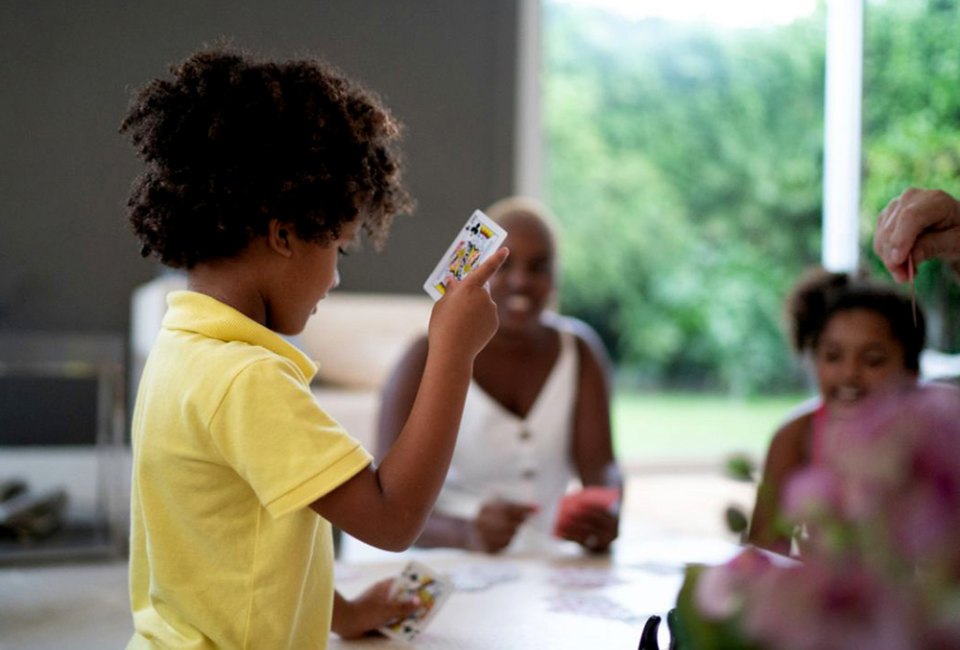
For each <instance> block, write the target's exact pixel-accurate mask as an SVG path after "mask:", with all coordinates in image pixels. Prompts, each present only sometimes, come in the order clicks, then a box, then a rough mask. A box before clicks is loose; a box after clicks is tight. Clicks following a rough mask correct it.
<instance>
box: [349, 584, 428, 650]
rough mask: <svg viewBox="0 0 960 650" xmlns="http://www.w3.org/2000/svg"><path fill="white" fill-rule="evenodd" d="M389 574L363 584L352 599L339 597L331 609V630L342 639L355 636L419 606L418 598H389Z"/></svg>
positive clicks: (354, 637)
mask: <svg viewBox="0 0 960 650" xmlns="http://www.w3.org/2000/svg"><path fill="white" fill-rule="evenodd" d="M392 585H393V578H386V579H384V580H381V581H380V582H376V583H374V584H373V585H371V586H370V587H368V588H367V590H366V591H364V592H363V593H362V594H360V595H359V596H357V597H356V598H354V599H353V600H346V599H342V600H339V601H338V602H337V603H336V606H335V607H334V609H333V626H332V627H333V631H334V632H336V633H337V634H338V635H339V636H340V637H342V638H344V639H356V638H359V637H362V636H365V635H368V634H371V633H373V632H376V631H377V630H378V629H379V628H381V627H384V626H385V625H387V624H389V623H392V622H393V621H396V620H398V619H401V618H406V617H407V616H409V615H411V614H413V613H414V612H416V611H417V609H419V608H420V601H419V599H414V600H411V601H407V602H401V601H399V600H394V599H391V598H390V587H391V586H392Z"/></svg>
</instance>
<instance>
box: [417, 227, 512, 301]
mask: <svg viewBox="0 0 960 650" xmlns="http://www.w3.org/2000/svg"><path fill="white" fill-rule="evenodd" d="M506 238H507V231H506V230H504V229H503V228H501V227H500V226H499V225H498V224H496V223H495V222H494V221H493V219H491V218H490V217H488V216H487V215H485V214H484V213H483V212H481V211H480V210H475V211H474V213H473V214H472V215H470V218H469V219H467V223H466V224H465V225H464V226H463V228H461V229H460V232H459V233H458V234H457V236H456V237H455V238H454V240H453V243H451V244H450V247H449V248H447V252H446V253H444V255H443V257H442V258H440V261H439V262H438V263H437V266H436V267H435V268H434V269H433V273H431V274H430V276H429V277H428V278H427V281H426V282H424V283H423V288H424V290H425V291H426V292H427V293H428V294H430V297H431V298H433V299H434V300H440V298H442V297H443V294H444V293H446V291H447V285H448V284H449V282H450V279H451V278H456V279H457V280H462V279H463V278H465V277H466V276H467V275H468V274H469V273H470V271H472V270H473V269H475V268H477V267H478V266H480V265H481V264H482V263H483V261H484V260H486V259H487V258H488V257H490V256H491V255H493V253H494V252H496V250H497V249H498V248H500V244H502V243H503V240H504V239H506Z"/></svg>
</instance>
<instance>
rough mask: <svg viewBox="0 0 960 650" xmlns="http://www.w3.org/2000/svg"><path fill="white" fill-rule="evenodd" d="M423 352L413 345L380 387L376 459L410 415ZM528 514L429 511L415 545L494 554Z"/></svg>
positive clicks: (497, 509)
mask: <svg viewBox="0 0 960 650" xmlns="http://www.w3.org/2000/svg"><path fill="white" fill-rule="evenodd" d="M427 349H428V344H427V340H426V339H420V340H418V341H416V342H414V343H413V345H412V346H410V348H409V349H408V350H407V352H406V353H405V354H404V355H403V357H402V358H401V360H400V362H399V363H398V364H397V367H396V369H395V370H394V371H393V373H392V374H391V376H390V378H389V379H388V380H387V383H386V384H385V385H384V389H383V393H382V395H381V405H380V417H379V427H378V432H377V452H376V457H377V458H378V459H379V458H383V457H385V456H386V455H387V453H388V452H389V451H390V448H391V447H392V446H393V444H394V443H395V442H396V440H397V438H398V436H399V435H400V431H401V429H402V428H403V423H404V422H405V421H406V419H407V417H408V416H409V414H410V410H411V408H412V407H413V402H414V398H415V396H416V390H417V386H418V385H419V383H420V379H421V377H422V375H423V370H424V366H425V363H426V358H427ZM531 512H532V510H531V508H530V507H529V506H527V505H524V504H513V503H508V502H494V503H487V504H484V506H483V507H482V508H481V511H480V513H479V515H478V518H477V520H476V521H474V520H471V519H464V518H461V517H455V516H452V515H446V514H443V513H439V512H436V511H433V512H431V513H430V515H429V516H428V518H427V522H426V524H425V525H424V527H423V532H422V533H421V534H420V537H419V538H418V539H417V540H416V541H417V545H418V546H423V547H427V548H433V547H444V548H466V549H471V550H479V551H486V552H488V553H496V552H497V551H500V550H502V549H503V548H505V547H506V546H507V545H508V544H509V543H510V540H511V539H512V538H513V535H514V533H515V532H516V529H517V527H519V526H520V524H521V523H523V521H524V520H525V519H526V518H527V517H528V516H529V515H530V514H531ZM481 520H482V521H481Z"/></svg>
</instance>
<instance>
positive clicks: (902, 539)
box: [674, 385, 960, 650]
mask: <svg viewBox="0 0 960 650" xmlns="http://www.w3.org/2000/svg"><path fill="white" fill-rule="evenodd" d="M783 511H784V512H783V514H784V517H785V518H786V520H787V521H788V522H789V523H790V524H792V525H793V527H794V529H795V530H797V529H802V530H804V531H805V534H804V535H803V536H802V538H801V539H799V540H798V544H799V549H800V558H799V560H792V559H788V558H780V557H779V556H773V555H772V554H770V553H767V552H765V551H762V550H759V549H756V548H753V547H747V548H746V549H745V550H744V551H742V552H741V553H740V554H739V555H738V556H737V557H736V558H734V559H733V560H732V561H730V562H728V563H727V564H724V565H721V566H715V567H702V566H694V567H691V568H690V569H688V571H687V575H686V578H685V581H684V585H683V587H682V589H681V591H680V595H679V597H678V601H677V612H676V625H675V630H674V632H675V643H674V647H678V648H680V649H681V650H713V649H717V650H719V649H723V650H748V649H749V650H754V649H755V650H834V649H836V650H841V649H842V650H859V649H863V650H949V649H954V648H956V649H960V391H957V390H955V389H953V388H952V387H947V386H934V385H927V386H924V387H921V388H919V389H916V390H914V391H911V392H909V393H908V394H905V395H901V396H898V397H897V398H896V399H888V400H886V401H885V402H884V403H882V404H872V405H870V407H869V408H868V409H864V412H863V413H861V414H860V415H859V416H858V417H856V418H853V419H850V420H847V421H844V422H834V423H832V424H831V427H830V429H829V430H828V431H827V435H826V447H825V459H824V462H822V463H821V464H819V465H816V466H810V467H809V468H807V469H805V470H803V471H801V472H799V473H798V474H797V475H795V476H794V478H793V479H792V480H791V481H790V482H789V484H788V485H787V488H786V491H785V494H784V502H783Z"/></svg>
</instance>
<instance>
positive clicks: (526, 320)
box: [490, 213, 555, 331]
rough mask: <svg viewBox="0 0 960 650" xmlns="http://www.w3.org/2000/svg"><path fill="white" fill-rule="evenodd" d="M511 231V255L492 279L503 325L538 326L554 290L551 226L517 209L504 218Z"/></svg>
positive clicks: (517, 327) (516, 327)
mask: <svg viewBox="0 0 960 650" xmlns="http://www.w3.org/2000/svg"><path fill="white" fill-rule="evenodd" d="M500 224H501V225H502V226H503V227H504V229H506V231H507V232H508V233H509V234H508V235H507V246H508V247H509V248H510V257H508V258H507V261H506V262H504V263H503V266H501V267H500V270H499V271H497V273H496V275H494V276H493V278H491V280H490V295H491V296H492V297H493V299H494V301H495V302H496V303H497V311H498V313H499V316H500V328H501V329H502V330H505V331H510V330H514V331H515V330H522V329H526V328H528V327H531V326H535V325H536V324H537V323H539V321H540V314H541V313H542V312H543V310H544V308H546V306H547V304H548V302H549V300H550V298H551V296H552V295H553V290H554V258H555V252H554V243H553V237H552V235H551V233H550V230H549V229H548V228H547V226H546V225H544V224H543V222H542V221H540V220H539V219H538V218H536V217H533V216H530V215H527V214H524V213H517V214H515V215H510V216H509V217H506V218H504V219H502V220H501V222H500Z"/></svg>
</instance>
